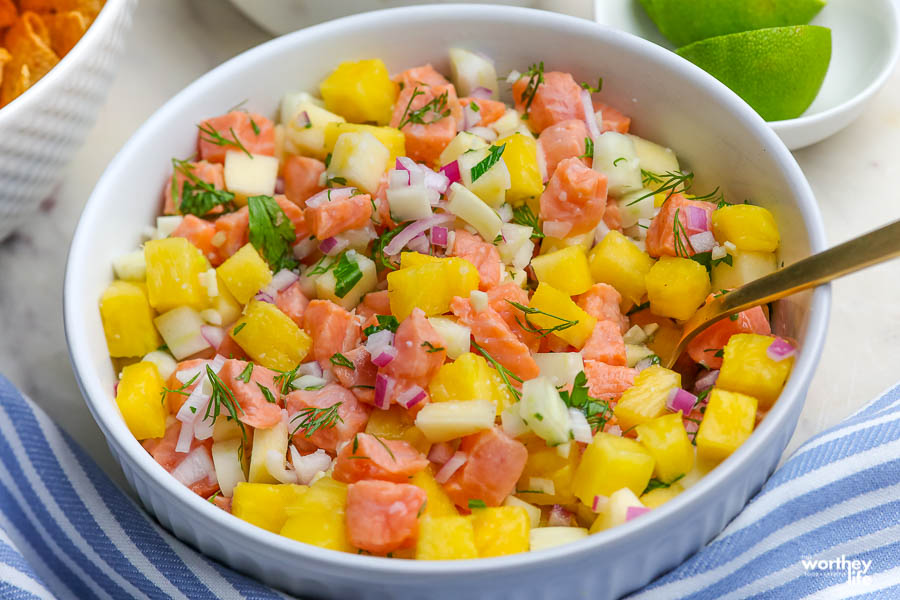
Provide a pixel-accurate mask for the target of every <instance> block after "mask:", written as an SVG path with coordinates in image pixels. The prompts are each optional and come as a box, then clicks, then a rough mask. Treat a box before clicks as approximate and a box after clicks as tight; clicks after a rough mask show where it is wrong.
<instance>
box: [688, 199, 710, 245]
mask: <svg viewBox="0 0 900 600" xmlns="http://www.w3.org/2000/svg"><path fill="white" fill-rule="evenodd" d="M685 211H686V220H687V224H686V225H687V228H688V230H689V231H694V232H696V233H700V232H702V231H709V213H708V212H706V211H705V210H703V209H702V208H700V207H699V206H688V207H687V208H686V209H685ZM704 252H705V250H704Z"/></svg>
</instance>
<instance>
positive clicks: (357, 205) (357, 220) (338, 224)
mask: <svg viewBox="0 0 900 600" xmlns="http://www.w3.org/2000/svg"><path fill="white" fill-rule="evenodd" d="M369 198H370V196H369V195H368V194H356V195H355V196H349V197H347V198H340V199H336V200H332V201H331V202H323V203H322V204H320V205H319V206H315V207H307V208H306V210H305V211H304V214H305V216H306V222H307V225H308V226H309V228H310V229H311V230H312V233H313V235H315V236H316V238H318V239H320V240H324V239H328V238H330V237H333V236H335V235H337V234H339V233H342V232H344V231H348V230H350V229H358V228H359V227H362V226H363V225H365V224H366V223H367V222H368V220H369V217H371V216H372V202H371V200H370V199H369Z"/></svg>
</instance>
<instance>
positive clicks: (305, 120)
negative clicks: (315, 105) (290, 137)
mask: <svg viewBox="0 0 900 600" xmlns="http://www.w3.org/2000/svg"><path fill="white" fill-rule="evenodd" d="M294 125H295V126H296V127H297V128H298V129H306V128H308V127H309V126H310V125H312V121H310V120H309V113H308V112H306V111H305V110H304V111H303V112H301V113H299V114H298V115H297V116H296V117H294Z"/></svg>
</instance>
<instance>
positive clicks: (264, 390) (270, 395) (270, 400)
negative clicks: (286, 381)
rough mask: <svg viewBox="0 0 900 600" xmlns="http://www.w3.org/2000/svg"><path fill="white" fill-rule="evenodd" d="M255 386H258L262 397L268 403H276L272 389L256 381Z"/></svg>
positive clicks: (276, 399)
mask: <svg viewBox="0 0 900 600" xmlns="http://www.w3.org/2000/svg"><path fill="white" fill-rule="evenodd" d="M256 386H257V387H258V388H259V391H261V392H262V395H263V398H265V399H266V402H268V403H269V404H278V398H276V397H275V394H273V393H272V390H270V389H269V388H267V387H266V386H264V385H263V384H261V383H259V382H258V381H257V382H256Z"/></svg>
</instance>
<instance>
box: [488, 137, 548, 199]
mask: <svg viewBox="0 0 900 600" xmlns="http://www.w3.org/2000/svg"><path fill="white" fill-rule="evenodd" d="M504 144H505V147H504V149H503V156H502V158H501V160H503V162H505V163H506V168H507V170H509V180H510V183H511V185H510V187H509V189H508V190H506V201H507V202H509V203H510V204H512V205H513V206H519V205H520V204H522V203H523V202H525V200H526V199H528V198H537V197H538V196H540V195H541V192H543V191H544V183H543V181H542V179H541V168H540V167H539V166H538V157H537V153H538V147H537V140H535V139H534V138H533V137H531V136H529V135H522V134H521V133H514V134H512V135H509V136H507V137H505V138H502V139H499V140H497V141H496V142H494V145H495V146H503V145H504Z"/></svg>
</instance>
